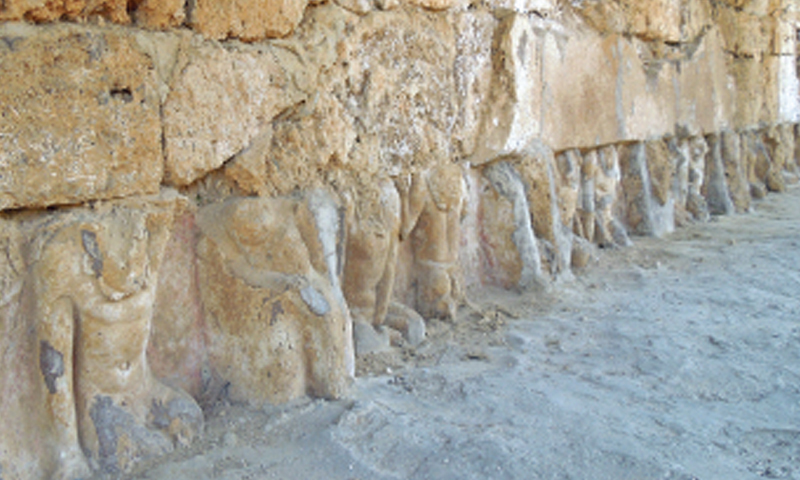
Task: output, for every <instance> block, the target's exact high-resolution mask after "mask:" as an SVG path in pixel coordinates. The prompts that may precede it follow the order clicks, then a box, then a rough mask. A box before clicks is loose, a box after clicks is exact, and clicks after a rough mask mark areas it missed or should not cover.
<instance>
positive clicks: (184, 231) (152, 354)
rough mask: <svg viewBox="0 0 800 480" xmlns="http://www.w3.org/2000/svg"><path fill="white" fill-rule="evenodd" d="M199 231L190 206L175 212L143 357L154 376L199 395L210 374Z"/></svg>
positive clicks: (199, 397)
mask: <svg viewBox="0 0 800 480" xmlns="http://www.w3.org/2000/svg"><path fill="white" fill-rule="evenodd" d="M197 233H198V231H197V226H196V225H195V218H194V214H193V213H192V212H191V210H188V209H187V210H186V211H183V212H181V213H179V214H178V215H177V217H176V219H175V225H174V227H173V231H172V238H171V239H170V241H169V242H168V243H167V246H166V249H165V252H164V260H163V261H162V263H161V270H160V271H159V276H158V289H157V293H156V299H155V304H154V306H153V322H152V326H151V331H150V340H149V342H148V344H147V359H148V362H149V363H150V367H151V368H152V370H153V373H154V374H155V375H156V377H158V378H161V379H163V380H164V381H165V382H166V383H168V384H169V385H174V386H176V387H179V388H181V389H183V390H185V391H186V392H188V393H189V394H190V395H192V396H193V397H194V398H198V399H202V398H203V397H204V395H205V393H206V392H205V386H206V383H207V380H208V378H207V372H206V376H205V378H204V375H203V373H204V369H206V370H207V365H205V361H206V354H205V352H206V342H205V337H204V331H203V309H202V305H201V298H200V292H199V287H198V284H197V281H198V278H197V265H196V262H197Z"/></svg>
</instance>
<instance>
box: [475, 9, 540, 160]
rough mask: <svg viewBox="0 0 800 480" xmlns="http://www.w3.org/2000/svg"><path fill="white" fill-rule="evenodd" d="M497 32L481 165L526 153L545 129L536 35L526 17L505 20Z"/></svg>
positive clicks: (480, 148) (477, 157) (479, 152)
mask: <svg viewBox="0 0 800 480" xmlns="http://www.w3.org/2000/svg"><path fill="white" fill-rule="evenodd" d="M497 28H498V31H497V32H496V33H495V38H496V39H497V40H495V42H496V45H495V47H494V58H493V61H492V63H493V77H492V82H491V89H490V92H491V96H490V98H489V101H488V104H487V106H486V108H485V110H484V114H483V115H484V117H483V122H482V128H481V133H480V136H479V139H480V140H479V143H478V148H477V150H476V151H475V152H474V154H473V155H472V157H471V161H472V162H473V163H474V164H476V165H480V164H482V163H485V162H489V161H492V160H494V159H495V158H497V157H498V156H502V155H508V154H513V153H522V152H523V150H524V149H525V148H526V147H527V146H528V145H529V144H530V142H531V140H533V138H534V137H535V136H537V135H538V134H539V132H540V130H541V127H540V124H539V121H540V118H539V117H540V103H541V94H542V86H541V82H540V80H541V75H537V72H540V71H541V65H540V62H541V58H540V57H539V56H538V55H536V34H535V33H534V31H533V27H532V25H531V22H530V20H529V19H528V18H527V17H526V16H524V15H517V14H512V15H509V16H508V17H506V18H504V19H503V20H501V22H500V24H499V26H498V27H497Z"/></svg>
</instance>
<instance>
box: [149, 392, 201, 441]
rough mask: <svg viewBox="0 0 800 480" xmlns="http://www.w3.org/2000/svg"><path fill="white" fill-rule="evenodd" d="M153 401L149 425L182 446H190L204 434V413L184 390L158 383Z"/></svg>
mask: <svg viewBox="0 0 800 480" xmlns="http://www.w3.org/2000/svg"><path fill="white" fill-rule="evenodd" d="M155 390H156V391H155V392H154V393H155V395H153V397H152V400H151V407H150V411H149V413H148V423H149V424H150V425H152V426H153V427H155V428H157V429H158V430H161V431H163V432H165V433H166V434H168V435H169V437H170V438H171V439H172V441H173V442H174V443H176V444H178V445H180V446H188V445H190V444H191V443H192V442H193V441H194V439H195V438H197V437H198V436H199V435H200V434H201V433H202V432H203V411H202V410H201V409H200V406H199V405H197V402H195V400H194V399H193V398H192V397H190V396H189V395H188V394H187V393H186V392H183V391H182V390H178V389H174V388H171V387H168V386H166V385H164V384H162V383H161V382H158V387H156V389H155Z"/></svg>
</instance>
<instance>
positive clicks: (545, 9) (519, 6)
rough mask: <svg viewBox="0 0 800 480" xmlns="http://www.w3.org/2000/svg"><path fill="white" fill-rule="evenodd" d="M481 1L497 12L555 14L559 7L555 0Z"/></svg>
mask: <svg viewBox="0 0 800 480" xmlns="http://www.w3.org/2000/svg"><path fill="white" fill-rule="evenodd" d="M481 3H482V4H484V5H485V6H486V8H488V9H490V10H493V11H495V12H511V11H513V12H516V13H521V14H530V13H536V14H538V15H540V16H549V15H552V14H554V13H555V12H556V7H557V5H556V2H555V1H553V0H482V1H481Z"/></svg>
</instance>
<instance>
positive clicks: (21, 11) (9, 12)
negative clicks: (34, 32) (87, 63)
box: [0, 0, 130, 24]
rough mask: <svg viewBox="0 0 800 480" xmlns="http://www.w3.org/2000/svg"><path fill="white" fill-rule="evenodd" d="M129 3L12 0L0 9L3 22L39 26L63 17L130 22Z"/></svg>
mask: <svg viewBox="0 0 800 480" xmlns="http://www.w3.org/2000/svg"><path fill="white" fill-rule="evenodd" d="M127 5H128V4H127V2H125V1H122V0H107V1H100V2H89V1H86V0H78V1H67V0H54V1H47V0H10V1H8V2H4V3H3V5H2V9H0V21H8V20H11V21H15V20H23V19H24V20H29V21H33V22H37V23H42V22H52V21H56V20H59V19H61V18H67V19H70V20H82V21H85V20H87V19H89V18H92V17H102V18H104V19H106V20H108V21H111V22H114V23H121V24H127V23H130V17H129V16H128V10H127Z"/></svg>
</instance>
